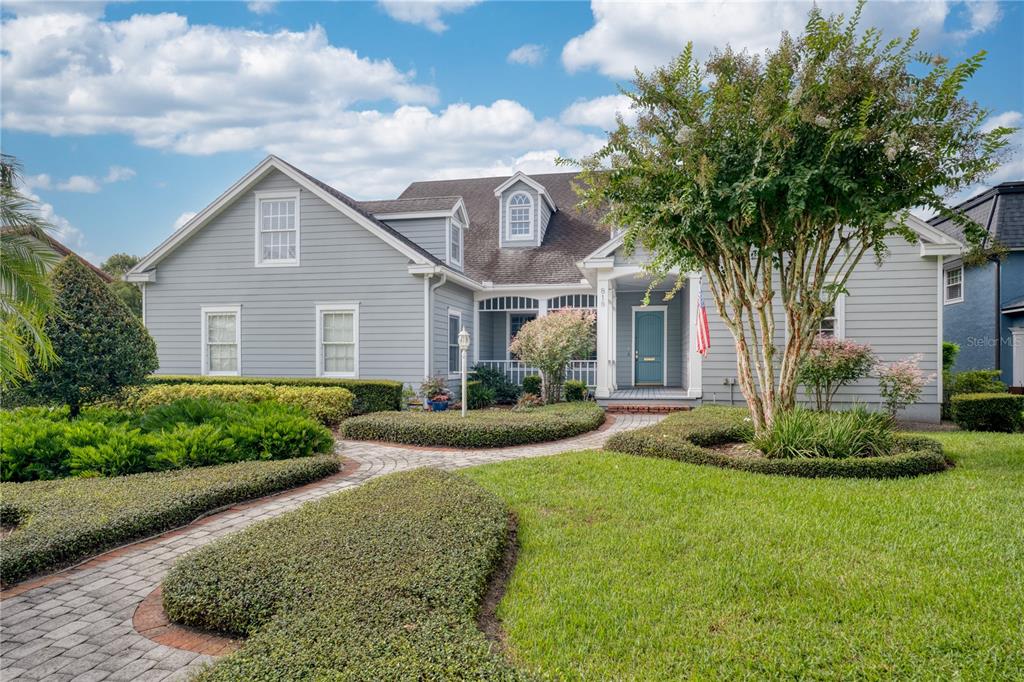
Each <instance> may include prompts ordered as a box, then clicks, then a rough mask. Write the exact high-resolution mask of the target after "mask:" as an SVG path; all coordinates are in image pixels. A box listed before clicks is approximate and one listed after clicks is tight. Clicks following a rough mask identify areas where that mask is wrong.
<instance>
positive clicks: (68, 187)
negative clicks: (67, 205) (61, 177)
mask: <svg viewBox="0 0 1024 682" xmlns="http://www.w3.org/2000/svg"><path fill="white" fill-rule="evenodd" d="M57 189H58V190H59V191H61V192H83V193H85V194H95V193H96V192H99V191H100V183H99V182H97V181H96V178H90V177H89V176H87V175H72V176H71V177H70V178H68V179H67V180H65V181H64V182H61V183H58V185H57Z"/></svg>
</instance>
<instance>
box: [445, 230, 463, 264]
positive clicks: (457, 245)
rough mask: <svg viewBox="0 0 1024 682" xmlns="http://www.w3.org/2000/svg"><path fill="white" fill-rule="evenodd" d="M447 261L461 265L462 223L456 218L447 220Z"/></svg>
mask: <svg viewBox="0 0 1024 682" xmlns="http://www.w3.org/2000/svg"><path fill="white" fill-rule="evenodd" d="M448 262H449V263H450V264H452V265H462V224H461V223H460V222H458V221H457V220H449V221H448Z"/></svg>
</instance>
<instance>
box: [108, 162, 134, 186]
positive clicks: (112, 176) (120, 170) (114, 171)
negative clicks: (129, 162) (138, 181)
mask: <svg viewBox="0 0 1024 682" xmlns="http://www.w3.org/2000/svg"><path fill="white" fill-rule="evenodd" d="M134 177H135V171H134V170H132V169H131V168H128V167H126V166H111V167H110V170H108V171H107V177H105V178H103V182H106V183H108V184H109V183H112V182H124V181H125V180H131V179H132V178H134Z"/></svg>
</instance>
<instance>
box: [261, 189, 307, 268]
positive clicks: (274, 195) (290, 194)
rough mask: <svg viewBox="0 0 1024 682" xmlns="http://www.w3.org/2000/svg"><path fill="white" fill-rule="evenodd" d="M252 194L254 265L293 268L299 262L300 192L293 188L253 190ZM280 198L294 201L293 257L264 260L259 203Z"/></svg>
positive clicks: (300, 235) (300, 233)
mask: <svg viewBox="0 0 1024 682" xmlns="http://www.w3.org/2000/svg"><path fill="white" fill-rule="evenodd" d="M253 194H255V195H256V221H255V227H256V248H255V249H254V251H255V256H256V267H258V268H293V267H296V266H298V264H299V257H300V254H301V249H300V245H301V243H302V230H301V224H302V220H301V219H300V216H299V204H300V203H301V202H300V201H299V194H300V192H299V190H294V191H291V190H284V191H279V192H272V191H266V192H254V193H253ZM281 199H292V200H293V201H295V258H289V259H287V260H272V261H264V260H263V249H262V246H263V244H262V241H263V237H262V231H261V230H260V217H261V216H262V210H261V207H260V205H261V204H262V203H263V202H264V201H280V200H281Z"/></svg>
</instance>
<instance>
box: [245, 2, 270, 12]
mask: <svg viewBox="0 0 1024 682" xmlns="http://www.w3.org/2000/svg"><path fill="white" fill-rule="evenodd" d="M276 5H277V2H270V1H267V0H261V1H260V2H250V3H247V4H246V5H245V7H246V9H248V10H249V11H250V12H252V13H253V14H270V13H271V12H273V11H274V7H275V6H276Z"/></svg>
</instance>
